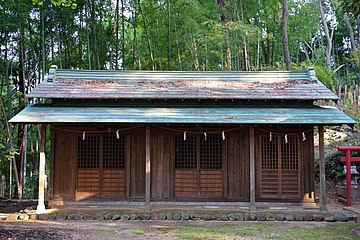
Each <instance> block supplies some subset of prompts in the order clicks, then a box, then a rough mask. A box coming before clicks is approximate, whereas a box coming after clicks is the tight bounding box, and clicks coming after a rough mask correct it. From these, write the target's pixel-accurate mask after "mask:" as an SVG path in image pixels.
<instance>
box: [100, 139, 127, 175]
mask: <svg viewBox="0 0 360 240" xmlns="http://www.w3.org/2000/svg"><path fill="white" fill-rule="evenodd" d="M103 167H104V168H117V169H121V168H125V136H120V137H119V139H118V138H116V137H115V136H104V138H103Z"/></svg>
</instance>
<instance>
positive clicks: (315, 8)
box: [0, 0, 360, 198]
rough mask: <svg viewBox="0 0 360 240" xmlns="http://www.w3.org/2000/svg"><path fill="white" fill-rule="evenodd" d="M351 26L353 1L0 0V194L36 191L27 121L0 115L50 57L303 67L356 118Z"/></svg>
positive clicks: (94, 64)
mask: <svg viewBox="0 0 360 240" xmlns="http://www.w3.org/2000/svg"><path fill="white" fill-rule="evenodd" d="M359 29H360V1H358V0H212V1H208V0H157V1H154V0H0V34H1V38H0V45H1V48H0V97H1V98H0V119H1V121H0V176H1V178H2V179H3V180H4V195H5V197H16V198H36V196H37V169H38V153H37V151H38V137H37V126H36V125H24V124H20V125H16V126H11V125H9V124H8V122H7V121H8V120H9V119H10V118H11V117H12V116H14V115H15V114H16V113H18V112H19V111H21V110H22V109H23V108H25V107H26V106H27V105H28V104H29V102H28V100H27V99H26V98H25V97H24V96H25V95H26V93H28V92H29V91H31V89H33V88H34V87H35V86H36V85H37V84H39V83H40V82H41V81H42V80H43V79H44V77H45V76H46V73H47V72H48V70H49V68H50V66H51V65H57V66H58V68H67V69H68V68H71V69H113V70H174V71H178V70H189V71H266V70H304V69H306V68H307V67H310V66H312V67H314V68H315V70H316V73H317V77H318V78H319V80H320V81H322V82H323V83H324V84H325V85H326V86H327V87H329V88H330V89H331V90H333V91H334V92H335V93H336V94H338V95H339V97H340V98H341V100H340V101H339V102H338V103H337V107H339V108H340V109H341V110H344V111H345V112H346V113H347V114H349V115H350V116H351V117H353V118H354V119H355V120H356V121H358V122H359V120H360V111H359V109H360V94H359V93H360V90H359V87H358V84H359V83H360V71H359V69H360V61H359V58H360V51H359V46H360V45H359V43H360V31H359ZM327 104H333V105H335V103H327ZM48 135H49V134H48ZM47 150H49V148H48V149H47ZM0 180H1V179H0ZM0 188H1V186H0Z"/></svg>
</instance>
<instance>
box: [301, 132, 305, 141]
mask: <svg viewBox="0 0 360 240" xmlns="http://www.w3.org/2000/svg"><path fill="white" fill-rule="evenodd" d="M302 138H303V139H302V140H303V142H305V141H306V137H305V133H304V132H303V133H302Z"/></svg>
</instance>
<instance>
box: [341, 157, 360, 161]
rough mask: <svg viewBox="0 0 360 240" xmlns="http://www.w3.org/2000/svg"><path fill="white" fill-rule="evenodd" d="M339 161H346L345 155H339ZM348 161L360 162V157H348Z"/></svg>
mask: <svg viewBox="0 0 360 240" xmlns="http://www.w3.org/2000/svg"><path fill="white" fill-rule="evenodd" d="M340 161H341V162H346V161H347V160H346V157H341V159H340ZM350 162H360V157H350Z"/></svg>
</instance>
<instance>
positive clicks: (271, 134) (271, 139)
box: [270, 133, 272, 142]
mask: <svg viewBox="0 0 360 240" xmlns="http://www.w3.org/2000/svg"><path fill="white" fill-rule="evenodd" d="M271 141H272V133H270V142H271Z"/></svg>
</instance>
